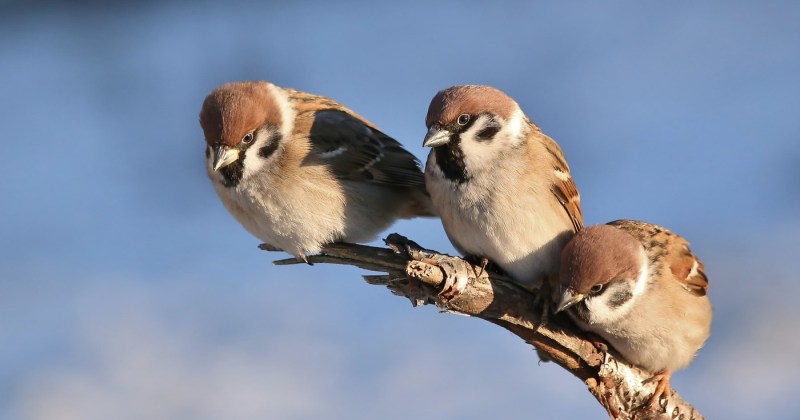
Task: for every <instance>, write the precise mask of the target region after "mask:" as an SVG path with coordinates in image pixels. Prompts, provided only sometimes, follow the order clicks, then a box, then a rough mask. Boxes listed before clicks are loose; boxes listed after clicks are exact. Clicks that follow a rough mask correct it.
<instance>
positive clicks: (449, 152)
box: [433, 134, 470, 184]
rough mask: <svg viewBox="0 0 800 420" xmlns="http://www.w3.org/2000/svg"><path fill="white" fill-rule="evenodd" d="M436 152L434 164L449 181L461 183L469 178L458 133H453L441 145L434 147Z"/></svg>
mask: <svg viewBox="0 0 800 420" xmlns="http://www.w3.org/2000/svg"><path fill="white" fill-rule="evenodd" d="M433 152H434V153H436V164H437V165H439V169H441V170H442V174H444V177H445V178H447V179H448V180H449V181H452V182H456V183H458V184H463V183H465V182H467V181H468V180H469V178H470V177H469V175H467V168H466V166H465V165H464V151H463V150H461V139H459V137H458V134H454V135H453V137H452V138H451V139H450V141H449V142H448V143H447V144H445V145H442V146H439V147H434V148H433Z"/></svg>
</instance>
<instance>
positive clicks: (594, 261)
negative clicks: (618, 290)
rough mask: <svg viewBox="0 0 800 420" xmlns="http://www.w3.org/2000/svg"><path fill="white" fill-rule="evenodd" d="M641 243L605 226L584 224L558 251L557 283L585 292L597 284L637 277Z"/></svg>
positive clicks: (624, 233)
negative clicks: (558, 280)
mask: <svg viewBox="0 0 800 420" xmlns="http://www.w3.org/2000/svg"><path fill="white" fill-rule="evenodd" d="M641 248H642V245H641V243H639V241H637V240H636V238H634V237H633V236H631V235H629V234H628V233H626V232H624V231H622V230H620V229H618V228H615V227H613V226H608V225H596V226H590V227H587V228H585V229H583V230H581V231H580V232H578V233H576V234H575V236H574V237H573V238H572V240H570V242H569V243H568V244H567V246H565V247H564V250H563V251H562V253H561V283H562V285H563V286H565V287H569V288H571V289H572V290H573V291H575V292H576V293H582V294H586V293H588V292H589V290H590V289H591V288H592V286H594V285H597V284H606V283H608V282H610V281H613V280H617V279H632V278H635V277H636V276H638V274H639V270H640V264H641V260H640V258H641V253H640V252H641Z"/></svg>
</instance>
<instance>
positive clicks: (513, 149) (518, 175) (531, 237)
mask: <svg viewBox="0 0 800 420" xmlns="http://www.w3.org/2000/svg"><path fill="white" fill-rule="evenodd" d="M425 124H426V126H427V127H428V134H427V135H426V136H425V140H424V143H423V146H427V147H431V148H432V150H431V152H430V154H429V155H428V161H427V164H426V166H425V183H426V186H427V188H428V192H429V193H430V195H431V198H432V199H433V204H434V206H436V209H437V211H438V213H439V215H440V217H441V219H442V223H443V224H444V229H445V231H446V232H447V236H448V237H449V238H450V241H451V242H452V243H453V245H454V246H455V247H456V249H458V250H459V252H461V253H462V254H464V255H465V256H467V257H471V258H473V259H488V260H490V261H492V262H494V263H495V264H497V265H498V266H499V267H500V268H501V269H503V270H504V271H505V272H506V273H507V274H509V275H510V276H511V277H512V278H513V279H514V280H515V281H516V282H518V283H519V284H520V285H522V286H523V287H525V288H527V289H531V290H532V289H537V288H539V287H541V286H542V284H543V281H544V280H547V284H548V285H550V286H556V285H557V282H558V269H559V257H560V253H561V249H562V248H563V247H564V245H565V244H566V243H567V241H569V240H570V238H572V235H573V234H574V233H575V232H576V231H578V230H579V229H580V228H581V227H582V226H583V216H582V215H581V207H580V197H579V195H578V189H577V188H576V187H575V183H574V182H573V180H572V177H571V176H570V172H569V167H568V166H567V162H566V160H565V158H564V154H563V153H562V151H561V148H560V147H559V146H558V144H557V143H556V142H555V141H553V139H551V138H550V137H548V136H547V135H545V134H544V133H542V131H541V130H540V129H539V127H537V126H536V125H535V124H534V123H533V122H531V120H529V119H528V117H526V116H525V114H524V113H523V112H522V110H521V109H520V107H519V105H517V103H516V102H515V101H514V100H513V99H511V98H510V97H509V96H508V95H506V94H505V93H503V92H501V91H500V90H498V89H495V88H493V87H489V86H477V85H466V86H453V87H450V88H447V89H445V90H442V91H440V92H439V93H437V94H436V96H434V97H433V100H432V101H431V104H430V107H429V108H428V115H427V117H426V119H425ZM455 283H456V284H454V285H448V286H446V287H448V288H452V289H454V290H455V291H456V292H459V291H460V290H461V289H462V288H463V287H464V286H465V283H466V279H456V280H455Z"/></svg>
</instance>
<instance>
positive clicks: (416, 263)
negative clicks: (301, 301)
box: [262, 234, 703, 420]
mask: <svg viewBox="0 0 800 420" xmlns="http://www.w3.org/2000/svg"><path fill="white" fill-rule="evenodd" d="M385 242H386V244H387V245H388V246H389V248H377V247H371V246H365V245H355V244H332V245H328V246H326V247H325V248H324V249H323V253H322V254H321V255H313V256H309V257H308V262H309V263H330V264H343V265H353V266H356V267H360V268H362V269H365V270H370V271H377V272H382V273H386V274H382V275H365V276H364V279H365V280H366V281H367V283H369V284H375V285H382V286H386V287H387V288H388V289H389V290H391V291H392V293H394V294H396V295H399V296H404V297H406V298H408V299H410V300H411V303H412V304H413V305H414V306H417V305H423V304H432V305H436V306H438V307H439V308H441V309H443V310H446V311H450V312H457V313H460V314H464V315H469V316H473V317H477V318H481V319H485V320H486V321H489V322H491V323H493V324H496V325H499V326H501V327H503V328H505V329H507V330H509V331H511V332H512V333H513V334H515V335H517V336H518V337H520V338H522V339H523V340H525V342H527V343H529V344H531V345H533V346H534V347H535V348H536V349H537V352H538V353H539V354H540V356H542V357H546V358H549V359H550V360H552V361H553V362H555V363H557V364H558V365H560V366H561V367H563V368H564V369H566V370H567V371H569V372H570V373H571V374H573V375H574V376H576V377H578V378H579V379H580V380H581V381H583V382H584V383H585V384H586V386H587V388H588V390H589V392H590V393H591V394H592V395H593V396H594V397H595V398H596V399H597V401H598V402H599V403H600V404H601V405H602V406H603V407H604V408H605V409H606V411H607V412H608V414H609V417H611V418H612V419H686V420H689V419H702V418H703V416H702V415H701V414H700V413H699V412H697V410H695V409H694V407H692V406H691V405H690V404H689V403H687V402H686V401H685V400H683V398H681V397H680V395H678V393H677V392H675V391H674V390H670V391H669V392H668V393H665V395H668V397H667V398H664V399H662V400H661V403H660V406H659V407H658V409H657V410H651V409H649V408H648V406H647V400H648V398H649V397H650V395H651V394H652V392H653V391H654V389H655V384H654V383H645V381H646V380H647V379H648V378H649V377H650V375H649V374H648V373H647V372H644V371H642V370H640V369H638V368H636V367H634V366H631V365H629V364H628V363H627V362H625V361H624V360H623V359H621V358H620V357H619V356H618V355H617V354H615V352H614V351H613V349H609V348H608V347H607V346H606V345H605V344H603V343H602V340H601V339H600V338H598V337H593V336H590V335H588V334H587V333H585V332H583V331H580V330H579V329H578V328H577V327H575V326H574V325H573V324H572V323H571V322H570V321H569V320H567V319H565V318H563V317H560V316H557V317H553V318H552V319H550V320H549V321H548V322H547V323H546V325H540V323H541V314H542V312H543V311H542V308H541V307H536V306H534V302H535V300H536V299H535V296H534V295H533V294H531V293H530V292H528V291H526V290H524V289H522V288H520V287H518V286H516V285H515V284H513V283H512V282H510V281H509V280H508V279H507V278H505V277H504V276H503V275H501V274H497V273H494V272H489V271H484V270H481V269H480V267H476V266H474V265H472V264H470V263H468V262H466V261H464V260H462V259H460V258H456V257H450V256H447V255H444V254H439V253H437V252H434V251H430V250H427V249H424V248H422V247H420V246H419V245H417V244H416V243H414V242H413V241H410V240H408V239H407V238H405V237H403V236H401V235H398V234H391V235H389V237H388V238H386V239H385ZM262 249H265V250H274V249H271V248H270V247H269V246H266V245H262ZM442 261H446V262H447V263H446V264H439V263H440V262H442ZM299 263H303V261H300V260H298V259H295V258H291V259H285V260H279V261H275V264H276V265H289V264H299ZM453 263H456V264H457V265H459V268H460V269H466V271H467V273H468V275H469V283H468V285H467V287H466V289H465V290H464V291H463V292H462V293H461V294H459V295H457V296H456V297H454V298H452V299H449V300H447V299H443V298H441V297H440V296H439V292H441V290H442V286H443V283H444V279H445V277H446V276H447V269H448V268H451V267H452V265H453ZM443 267H444V268H443Z"/></svg>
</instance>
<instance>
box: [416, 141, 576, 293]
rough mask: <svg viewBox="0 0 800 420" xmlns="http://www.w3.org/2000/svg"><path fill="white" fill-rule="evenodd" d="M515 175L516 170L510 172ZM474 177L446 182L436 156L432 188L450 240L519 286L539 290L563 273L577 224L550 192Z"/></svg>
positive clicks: (430, 168)
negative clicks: (563, 257) (495, 266)
mask: <svg viewBox="0 0 800 420" xmlns="http://www.w3.org/2000/svg"><path fill="white" fill-rule="evenodd" d="M503 172H504V173H508V174H510V175H511V176H513V175H514V173H515V171H513V169H512V168H504V171H503ZM500 176H502V175H501V174H498V175H497V177H495V178H494V179H487V178H488V177H478V178H473V179H471V180H470V181H469V182H467V183H465V184H461V185H457V184H454V183H452V182H450V181H449V180H447V179H445V178H444V177H443V175H442V174H441V171H440V170H438V167H437V166H436V165H435V154H433V153H431V155H430V156H429V158H428V164H427V166H426V186H427V188H428V192H429V193H430V194H431V199H432V200H433V203H434V205H435V206H436V208H437V209H438V211H439V213H440V215H441V218H442V223H443V225H444V228H445V231H446V232H447V236H448V237H449V238H450V240H451V242H453V245H455V247H456V248H458V249H459V251H461V252H462V253H465V254H471V255H475V256H480V257H486V258H488V259H489V260H491V261H492V262H494V263H496V264H498V265H499V266H500V267H501V268H502V269H503V270H504V271H506V272H507V273H508V274H509V275H511V276H512V277H513V278H514V279H515V280H516V281H517V282H519V284H521V285H522V286H523V287H526V288H529V289H535V288H538V287H539V285H540V284H541V281H542V280H543V278H544V276H546V275H550V274H552V273H555V272H556V271H557V267H558V261H559V256H560V252H561V249H562V248H563V246H564V244H565V243H566V241H567V240H568V239H569V237H570V236H571V229H572V224H571V222H570V221H569V218H568V216H567V215H566V212H565V211H564V209H563V208H561V205H560V204H559V203H558V202H557V201H556V199H555V197H554V196H553V194H552V193H551V192H550V191H549V188H547V187H545V186H542V185H537V184H531V185H525V186H523V187H522V188H515V189H516V190H517V191H521V192H522V194H512V192H513V189H511V188H498V185H512V184H504V183H515V182H517V181H518V180H516V179H513V180H512V179H510V178H509V179H501V178H499V177H500Z"/></svg>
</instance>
